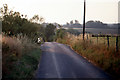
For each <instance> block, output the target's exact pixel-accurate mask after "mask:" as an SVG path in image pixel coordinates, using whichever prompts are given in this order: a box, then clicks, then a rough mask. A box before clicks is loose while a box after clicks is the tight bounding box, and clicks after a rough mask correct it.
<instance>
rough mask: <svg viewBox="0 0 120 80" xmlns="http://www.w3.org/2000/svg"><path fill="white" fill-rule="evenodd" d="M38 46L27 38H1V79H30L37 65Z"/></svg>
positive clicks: (39, 51)
mask: <svg viewBox="0 0 120 80" xmlns="http://www.w3.org/2000/svg"><path fill="white" fill-rule="evenodd" d="M39 47H40V44H39V45H37V44H35V43H33V42H32V41H31V40H30V39H29V38H28V37H27V36H22V35H21V36H20V35H18V36H17V37H9V36H5V35H3V37H2V67H3V68H2V72H3V73H2V75H3V77H2V78H32V76H33V74H34V71H35V70H36V68H37V65H38V63H39V58H40V54H41V50H40V49H39Z"/></svg>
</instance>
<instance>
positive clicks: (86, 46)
mask: <svg viewBox="0 0 120 80" xmlns="http://www.w3.org/2000/svg"><path fill="white" fill-rule="evenodd" d="M86 36H87V35H86ZM57 42H60V43H64V44H68V45H70V46H71V47H72V48H73V49H74V50H75V51H76V52H77V53H79V54H80V55H82V56H83V57H85V58H86V59H88V60H89V61H91V62H92V63H94V64H95V65H97V66H99V67H101V68H102V69H103V70H105V71H106V72H108V73H110V74H111V75H113V76H115V77H118V76H119V74H120V65H119V64H120V53H119V52H116V51H115V37H111V38H110V47H109V49H108V48H107V39H106V38H104V37H100V38H98V42H97V38H96V37H91V35H89V36H88V39H87V37H86V39H85V42H83V40H82V35H79V36H75V35H72V34H69V33H67V34H66V36H65V37H64V38H63V39H61V38H58V39H57ZM119 46H120V42H119ZM119 51H120V48H119Z"/></svg>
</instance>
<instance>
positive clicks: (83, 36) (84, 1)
mask: <svg viewBox="0 0 120 80" xmlns="http://www.w3.org/2000/svg"><path fill="white" fill-rule="evenodd" d="M85 13H86V0H84V16H83V40H84V38H85Z"/></svg>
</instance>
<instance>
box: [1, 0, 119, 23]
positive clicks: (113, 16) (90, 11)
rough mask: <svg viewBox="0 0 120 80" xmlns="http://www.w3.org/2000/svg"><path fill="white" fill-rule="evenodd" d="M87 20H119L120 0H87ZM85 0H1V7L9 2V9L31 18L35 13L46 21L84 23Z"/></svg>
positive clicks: (114, 21) (110, 21) (108, 21)
mask: <svg viewBox="0 0 120 80" xmlns="http://www.w3.org/2000/svg"><path fill="white" fill-rule="evenodd" d="M86 1H87V9H86V21H89V20H100V21H102V22H104V23H117V22H118V1H119V0H86ZM83 2H84V0H0V7H2V5H3V4H8V6H9V9H13V10H14V11H18V12H20V13H21V14H24V15H27V16H28V18H31V17H32V16H34V15H35V14H38V15H39V16H42V17H44V18H45V22H51V23H53V22H57V23H59V24H66V22H70V21H71V20H78V21H79V22H80V23H81V24H82V23H83Z"/></svg>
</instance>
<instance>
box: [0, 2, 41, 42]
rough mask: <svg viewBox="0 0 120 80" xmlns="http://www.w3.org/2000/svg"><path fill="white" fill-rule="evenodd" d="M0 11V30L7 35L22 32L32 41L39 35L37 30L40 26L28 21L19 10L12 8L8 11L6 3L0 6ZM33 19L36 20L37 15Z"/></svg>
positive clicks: (15, 34)
mask: <svg viewBox="0 0 120 80" xmlns="http://www.w3.org/2000/svg"><path fill="white" fill-rule="evenodd" d="M0 13H1V14H2V32H4V33H5V34H6V35H7V36H17V35H18V34H23V35H27V36H28V37H29V38H31V39H33V41H34V42H35V41H36V40H37V38H38V37H40V34H41V32H40V31H39V30H40V28H41V27H42V26H41V25H40V24H37V23H33V22H30V21H29V20H28V19H27V18H26V15H25V16H24V15H21V14H20V13H19V12H13V11H12V10H11V11H9V9H8V6H7V4H5V5H4V6H3V8H1V10H0ZM33 19H34V20H36V21H37V20H38V19H39V18H38V15H37V16H35V17H34V18H33ZM40 19H41V18H40ZM42 19H43V18H42Z"/></svg>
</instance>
